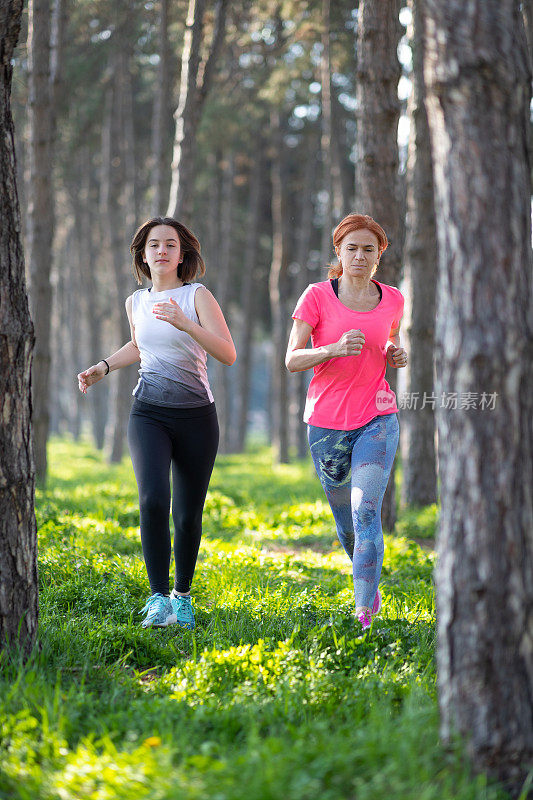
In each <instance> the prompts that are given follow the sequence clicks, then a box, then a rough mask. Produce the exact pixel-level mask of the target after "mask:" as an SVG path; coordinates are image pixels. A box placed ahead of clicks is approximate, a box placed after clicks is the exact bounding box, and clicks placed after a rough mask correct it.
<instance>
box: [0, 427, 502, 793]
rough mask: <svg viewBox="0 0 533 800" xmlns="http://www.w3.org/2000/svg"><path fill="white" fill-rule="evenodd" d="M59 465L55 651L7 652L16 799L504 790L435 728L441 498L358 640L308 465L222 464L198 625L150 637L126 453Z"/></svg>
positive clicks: (45, 562) (394, 565) (2, 762)
mask: <svg viewBox="0 0 533 800" xmlns="http://www.w3.org/2000/svg"><path fill="white" fill-rule="evenodd" d="M49 458H50V464H51V476H50V481H49V484H48V487H47V489H46V491H39V492H38V496H37V519H38V525H39V581H40V628H39V648H37V649H36V650H35V652H34V654H33V656H32V657H31V659H30V660H29V661H28V662H27V663H26V664H23V663H22V661H21V660H20V659H19V658H17V656H16V655H14V654H11V655H9V656H8V655H7V654H6V653H5V652H4V653H1V654H0V697H1V698H2V702H1V704H0V798H2V800H3V799H4V798H17V799H18V800H25V799H26V798H27V799H28V800H30V798H31V800H34V798H42V800H52V798H54V800H70V798H72V799H73V800H74V799H75V800H78V799H79V798H90V799H91V800H108V799H109V800H110V799H111V798H113V799H114V798H121V799H122V798H123V799H124V800H144V799H145V798H146V800H148V799H149V800H163V799H166V800H171V798H172V799H173V798H202V799H203V798H206V797H209V798H211V800H240V798H242V799H243V800H244V799H245V798H246V799H247V800H248V798H253V800H278V798H284V799H285V800H314V799H315V798H317V799H319V800H340V799H341V798H355V797H357V800H365V798H368V799H369V800H380V799H381V798H395V799H397V800H403V798H406V799H407V798H413V800H414V799H415V798H416V800H433V798H435V800H437V799H438V800H441V799H442V798H450V800H451V798H454V800H455V798H460V800H467V799H470V798H471V799H472V800H474V798H476V799H477V798H479V800H481V799H482V798H483V800H496V798H499V797H503V795H502V794H501V793H498V790H497V789H496V788H495V787H493V786H490V785H487V784H486V781H485V780H484V779H483V778H481V777H477V778H475V777H473V776H472V775H471V774H470V773H469V769H468V766H467V764H466V763H465V761H464V758H463V756H462V752H461V748H460V747H459V746H455V747H452V748H447V749H446V750H445V749H444V748H443V747H442V746H441V745H440V744H439V740H438V712H437V701H436V686H435V665H434V642H435V608H434V591H433V585H432V571H433V564H434V553H433V552H432V550H431V549H430V548H428V546H427V540H428V539H431V537H432V536H433V533H434V526H435V518H436V509H435V508H434V507H429V508H428V509H419V510H416V511H408V512H405V513H404V514H402V516H401V518H400V522H399V526H398V528H399V530H400V531H401V533H402V534H403V535H402V536H396V537H391V536H386V555H385V563H384V568H383V579H382V583H381V587H382V594H383V599H384V608H383V613H382V615H381V617H380V618H379V619H377V620H376V621H375V623H374V627H373V629H372V631H371V632H370V633H367V634H365V635H359V631H358V629H357V626H356V625H355V624H354V618H353V596H352V595H353V593H352V585H351V576H350V569H349V564H348V562H347V559H346V556H345V555H344V552H343V551H342V550H341V548H340V547H339V546H338V543H337V541H336V538H335V535H334V529H333V524H332V519H331V514H330V511H329V508H328V506H327V504H326V503H325V502H324V499H323V497H322V493H321V489H320V486H319V484H318V481H317V479H316V478H315V476H314V473H313V471H312V467H311V465H310V463H308V462H299V463H295V464H291V465H288V466H287V465H284V466H273V465H272V463H271V454H270V451H269V450H268V449H266V448H265V449H258V450H255V451H254V452H251V453H248V454H246V455H245V456H227V457H220V458H219V459H218V461H217V466H216V469H215V473H214V475H213V480H212V483H211V491H210V493H209V496H208V500H207V504H206V512H205V515H204V539H203V542H202V548H201V552H200V559H199V563H198V566H197V571H196V576H195V585H194V596H195V605H196V616H197V627H196V629H195V631H193V632H191V631H185V630H182V629H179V628H177V627H176V626H173V627H171V628H169V629H162V630H143V629H141V628H140V626H139V620H140V617H139V616H138V613H137V612H138V610H139V609H140V608H141V606H142V605H143V603H144V600H145V599H146V596H147V594H148V591H147V581H146V575H145V570H144V565H143V561H142V556H141V551H140V544H139V532H138V525H139V514H138V508H137V502H136V500H137V498H136V487H135V483H134V479H133V474H132V469H131V465H130V463H129V461H127V460H125V461H124V463H123V464H121V465H119V466H109V465H107V464H105V463H104V461H103V459H102V458H101V456H100V455H99V454H98V453H96V452H95V451H94V450H93V449H92V448H91V447H90V446H89V445H88V444H86V443H77V444H73V443H70V442H67V441H64V440H61V441H57V440H56V441H54V442H52V444H51V446H50V457H49ZM419 539H423V540H424V542H425V546H424V548H421V547H420V546H419V544H418V543H417V541H415V540H419Z"/></svg>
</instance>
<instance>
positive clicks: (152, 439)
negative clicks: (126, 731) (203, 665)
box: [78, 217, 236, 629]
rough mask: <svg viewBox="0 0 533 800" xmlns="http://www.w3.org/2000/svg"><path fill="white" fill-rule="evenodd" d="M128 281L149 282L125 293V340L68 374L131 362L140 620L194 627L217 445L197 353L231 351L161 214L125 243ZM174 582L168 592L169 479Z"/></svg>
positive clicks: (86, 380) (178, 234) (200, 269)
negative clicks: (143, 578)
mask: <svg viewBox="0 0 533 800" xmlns="http://www.w3.org/2000/svg"><path fill="white" fill-rule="evenodd" d="M131 253H132V256H133V271H134V274H135V277H136V279H137V282H138V283H139V284H141V283H142V277H143V276H145V277H146V278H148V279H149V280H150V281H151V282H152V286H151V287H150V288H149V289H139V290H138V291H136V292H134V293H133V294H132V295H131V296H130V297H128V299H127V300H126V313H127V315H128V319H129V323H130V328H131V340H130V341H129V342H127V344H125V345H124V346H123V347H122V348H121V349H120V350H117V351H116V352H115V353H113V355H110V356H108V357H107V358H106V359H102V361H99V362H98V364H94V365H93V366H92V367H89V369H86V370H85V371H84V372H80V374H79V375H78V382H79V387H80V390H81V391H82V392H87V388H88V387H89V386H92V385H93V384H94V383H97V382H98V381H100V380H102V378H104V377H105V376H106V375H107V374H108V373H109V372H111V371H112V370H115V369H120V367H125V366H127V365H128V364H132V363H134V362H135V361H138V360H139V359H140V362H141V368H140V370H139V375H140V377H139V381H138V383H137V386H136V387H135V389H134V390H133V395H134V397H135V399H134V401H133V405H132V408H131V413H130V419H129V424H128V442H129V446H130V452H131V457H132V461H133V469H134V471H135V477H136V479H137V485H138V488H139V505H140V522H141V542H142V549H143V555H144V560H145V563H146V569H147V572H148V579H149V582H150V591H151V595H150V597H149V598H148V601H147V603H146V605H145V606H144V608H143V610H142V612H141V613H142V614H144V615H145V618H144V620H143V622H142V625H143V627H145V628H148V627H151V626H166V625H170V624H172V623H178V624H179V625H182V626H184V627H186V628H191V629H192V628H194V612H193V608H192V604H191V596H190V589H191V583H192V579H193V574H194V569H195V566H196V559H197V556H198V550H199V547H200V539H201V535H202V512H203V507H204V502H205V497H206V493H207V487H208V485H209V479H210V477H211V472H212V469H213V464H214V462H215V456H216V452H217V447H218V421H217V415H216V410H215V404H214V402H213V395H212V394H211V389H210V388H209V382H208V379H207V369H206V360H207V355H206V354H207V353H209V354H210V355H211V356H213V357H214V358H216V359H217V360H218V361H221V362H222V363H223V364H228V365H230V364H233V362H234V361H235V358H236V353H235V347H234V344H233V341H232V338H231V334H230V332H229V330H228V326H227V325H226V321H225V319H224V316H223V314H222V311H221V310H220V307H219V305H218V303H217V301H216V300H215V298H214V297H213V295H212V294H211V292H209V291H208V290H207V289H206V288H205V287H204V286H202V284H200V283H196V282H195V278H196V277H197V276H202V275H203V274H204V273H205V264H204V262H203V259H202V257H201V255H200V243H199V242H198V239H197V238H196V237H195V236H194V234H193V233H191V231H189V230H188V229H187V228H186V227H185V226H184V225H182V224H181V223H180V222H178V221H177V220H175V219H172V218H170V217H156V218H154V219H150V220H148V221H147V222H145V223H144V224H143V225H141V227H140V228H139V230H138V231H137V233H136V234H135V236H134V237H133V241H132V244H131ZM170 468H172V518H173V522H174V561H175V577H174V588H173V590H172V593H169V566H170V529H169V511H170V482H169V472H170Z"/></svg>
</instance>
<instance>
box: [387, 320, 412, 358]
mask: <svg viewBox="0 0 533 800" xmlns="http://www.w3.org/2000/svg"><path fill="white" fill-rule="evenodd" d="M385 351H386V355H387V364H388V365H389V366H390V367H405V366H406V365H407V353H406V352H405V350H404V349H403V347H402V346H401V342H400V326H399V325H398V326H396V327H395V328H391V331H390V334H389V340H388V342H387V344H386V345H385Z"/></svg>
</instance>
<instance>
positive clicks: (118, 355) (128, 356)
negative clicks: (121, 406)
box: [78, 296, 141, 394]
mask: <svg viewBox="0 0 533 800" xmlns="http://www.w3.org/2000/svg"><path fill="white" fill-rule="evenodd" d="M131 305H132V299H131V296H130V297H128V299H127V300H126V313H127V315H128V321H129V323H130V330H131V340H130V341H129V342H126V344H125V345H124V346H123V347H121V348H120V350H116V352H114V353H113V354H112V355H110V356H108V357H107V358H106V361H107V363H108V364H109V372H112V371H113V370H115V369H120V368H121V367H127V366H129V365H130V364H135V362H136V361H139V359H140V357H141V355H140V353H139V349H138V347H137V342H136V341H135V328H134V327H133V320H132V315H131ZM106 374H107V367H106V365H105V364H104V362H103V361H99V362H98V364H93V365H92V367H89V368H88V369H86V370H84V371H83V372H80V373H79V375H78V386H79V389H80V392H83V393H84V394H86V393H87V389H88V388H89V386H92V385H93V384H95V383H98V381H101V380H102V378H105V376H106Z"/></svg>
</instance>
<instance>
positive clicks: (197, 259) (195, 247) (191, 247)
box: [130, 217, 205, 285]
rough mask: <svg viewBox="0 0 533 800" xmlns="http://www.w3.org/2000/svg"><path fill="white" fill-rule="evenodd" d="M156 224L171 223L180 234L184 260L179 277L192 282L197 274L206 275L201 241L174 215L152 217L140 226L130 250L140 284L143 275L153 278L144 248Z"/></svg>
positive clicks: (180, 266) (135, 274)
mask: <svg viewBox="0 0 533 800" xmlns="http://www.w3.org/2000/svg"><path fill="white" fill-rule="evenodd" d="M156 225H169V226H170V227H171V228H174V230H175V231H176V233H177V234H178V239H179V243H180V248H181V254H182V256H183V261H182V262H181V264H180V265H179V266H178V278H180V279H181V280H182V281H183V282H184V283H190V282H191V281H193V280H194V279H195V278H196V277H197V276H198V277H201V276H202V275H205V263H204V260H203V258H202V256H201V255H200V242H199V241H198V239H197V238H196V236H195V235H194V233H192V232H191V231H190V230H189V229H188V228H186V227H185V225H182V223H181V222H178V220H177V219H174V218H173V217H152V219H148V220H146V222H143V224H142V225H141V226H140V228H138V230H137V231H136V233H135V236H134V237H133V239H132V242H131V247H130V252H131V255H132V256H133V274H134V276H135V279H136V281H137V283H138V284H139V285H142V279H143V275H144V277H146V278H149V280H151V279H152V275H151V273H150V267H149V266H148V264H146V263H145V262H144V260H143V254H144V249H145V247H146V240H147V239H148V234H149V233H150V231H151V230H152V228H155V226H156Z"/></svg>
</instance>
